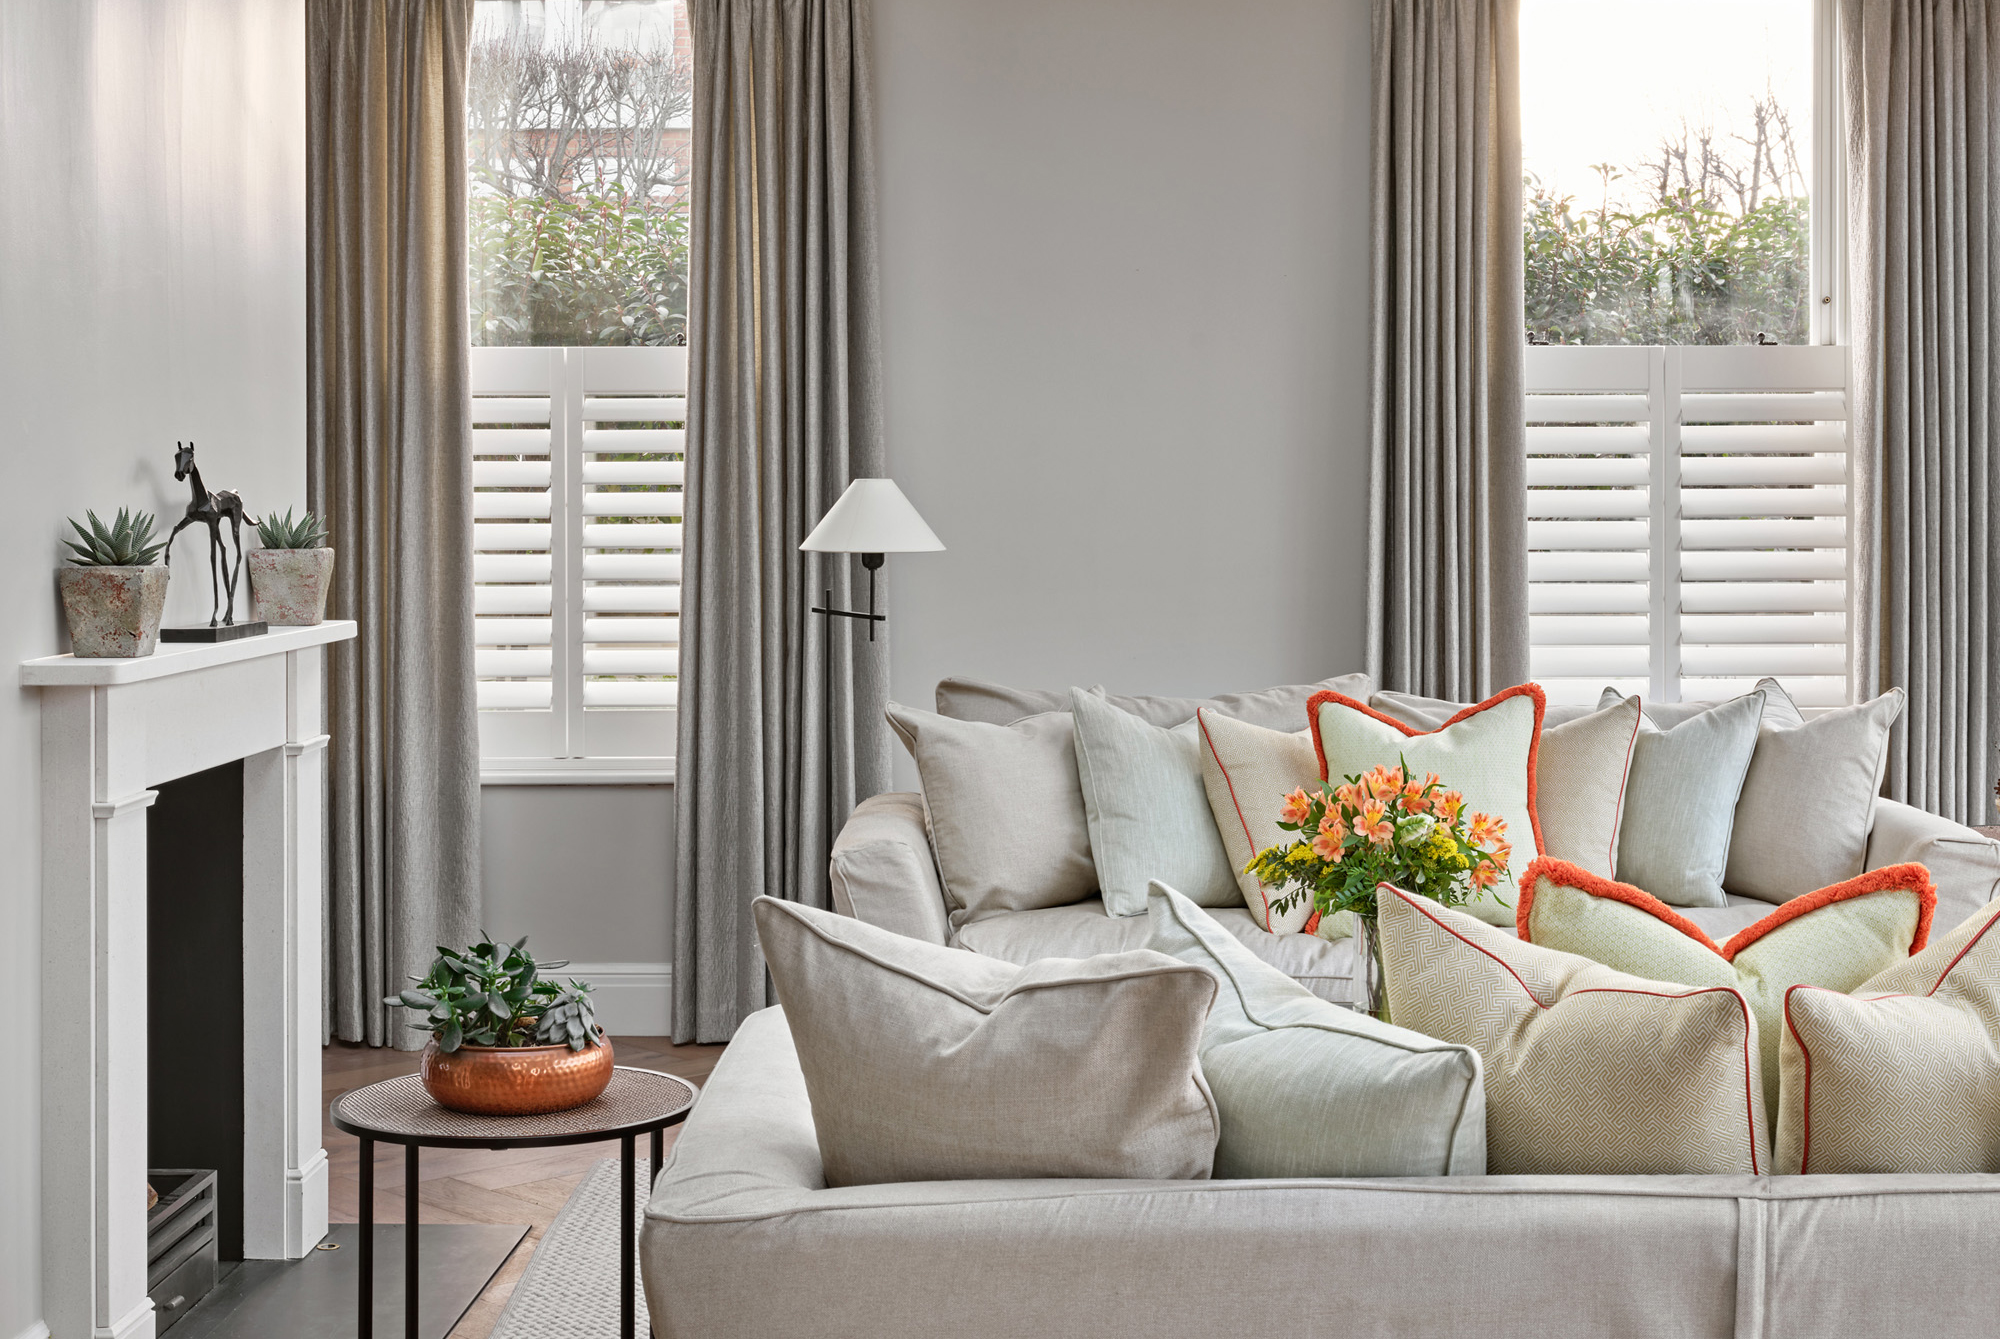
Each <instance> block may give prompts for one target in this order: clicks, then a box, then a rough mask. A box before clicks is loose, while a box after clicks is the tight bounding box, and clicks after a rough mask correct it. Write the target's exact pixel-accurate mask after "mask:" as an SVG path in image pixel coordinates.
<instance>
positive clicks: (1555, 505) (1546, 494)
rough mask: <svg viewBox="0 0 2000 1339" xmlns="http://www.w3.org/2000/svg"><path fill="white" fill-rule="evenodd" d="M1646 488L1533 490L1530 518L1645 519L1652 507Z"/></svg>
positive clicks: (1529, 506)
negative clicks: (1649, 508)
mask: <svg viewBox="0 0 2000 1339" xmlns="http://www.w3.org/2000/svg"><path fill="white" fill-rule="evenodd" d="M1650 496H1651V495H1650V493H1649V491H1648V490H1646V489H1644V488H1530V489H1529V490H1528V515H1529V516H1530V517H1533V518H1536V519H1540V518H1543V517H1554V518H1564V519H1585V518H1587V519H1591V520H1623V519H1628V518H1632V517H1637V518H1640V519H1642V520H1643V519H1644V518H1645V516H1646V512H1647V508H1648V507H1649V506H1650V503H1649V501H1648V499H1649V497H1650Z"/></svg>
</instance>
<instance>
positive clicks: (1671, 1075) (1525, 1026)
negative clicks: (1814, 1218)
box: [1376, 884, 1770, 1175]
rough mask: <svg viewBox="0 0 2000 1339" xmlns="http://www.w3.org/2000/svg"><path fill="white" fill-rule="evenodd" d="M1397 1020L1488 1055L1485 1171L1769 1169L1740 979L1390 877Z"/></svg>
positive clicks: (1381, 897) (1388, 943)
mask: <svg viewBox="0 0 2000 1339" xmlns="http://www.w3.org/2000/svg"><path fill="white" fill-rule="evenodd" d="M1376 906H1377V907H1378V908H1379V909H1380V913H1379V914H1380V917H1381V928H1382V968H1383V977H1384V980H1385V983H1386V985H1387V987H1388V992H1389V1016H1390V1018H1392V1019H1394V1020H1395V1022H1396V1023H1397V1024H1398V1025H1399V1026H1401V1027H1407V1028H1414V1029H1415V1030H1416V1031H1418V1032H1421V1033H1423V1034H1424V1035H1426V1036H1429V1037H1436V1038H1437V1039H1438V1040H1439V1041H1448V1042H1456V1043H1458V1044H1460V1045H1464V1046H1470V1047H1471V1048H1472V1049H1473V1050H1475V1051H1477V1052H1479V1060H1480V1065H1481V1068H1482V1069H1484V1071H1485V1075H1486V1170H1487V1172H1488V1173H1490V1174H1493V1175H1512V1174H1533V1173H1549V1174H1557V1175H1562V1174H1571V1173H1578V1174H1583V1173H1594V1174H1606V1175H1616V1174H1643V1173H1652V1174H1661V1175H1674V1174H1680V1175H1704V1174H1724V1173H1748V1174H1750V1175H1759V1174H1762V1173H1763V1172H1764V1171H1765V1170H1766V1169H1767V1168H1768V1166H1769V1164H1770V1158H1769V1157H1768V1156H1767V1153H1768V1133H1767V1131H1766V1128H1765V1124H1764V1085H1763V1084H1762V1083H1760V1082H1758V1079H1757V1020H1756V1017H1755V1016H1754V1015H1753V1014H1752V1013H1751V1012H1750V1007H1749V1005H1748V1004H1747V1003H1746V1002H1745V1001H1744V999H1743V993H1742V992H1741V991H1740V990H1737V989H1736V988H1735V987H1734V986H1727V985H1718V986H1685V985H1677V984H1671V983H1668V982H1663V981H1649V980H1646V979H1645V978H1643V977H1638V976H1632V975H1630V974H1629V973H1626V972H1620V971H1615V970H1613V969H1612V968H1610V967H1606V966H1604V965H1603V964H1602V963H1597V962H1592V961H1591V960H1590V959H1588V958H1585V957H1583V956H1581V955H1579V954H1575V953H1558V952H1557V951H1556V950H1554V949H1551V948H1544V947H1542V946H1541V945H1539V944H1524V943H1522V942H1521V941H1520V940H1518V939H1516V938H1515V937H1514V936H1512V935H1510V934H1508V933H1507V932H1506V931H1504V930H1499V929H1496V928H1494V927H1493V926H1490V925H1483V924H1481V923H1480V922H1479V921H1476V920H1474V919H1473V918H1472V917H1470V916H1464V915H1460V914H1459V913H1458V912H1456V911H1453V910H1451V909H1450V908H1447V907H1442V906H1439V905H1438V904H1437V903H1435V902H1432V901H1430V900H1429V899H1428V898H1423V897H1418V896H1417V895H1415V894H1414V893H1406V892H1404V891H1402V890H1401V889H1399V888H1391V887H1389V886H1388V885H1387V884H1384V885H1382V887H1381V888H1380V889H1378V890H1377V893H1376Z"/></svg>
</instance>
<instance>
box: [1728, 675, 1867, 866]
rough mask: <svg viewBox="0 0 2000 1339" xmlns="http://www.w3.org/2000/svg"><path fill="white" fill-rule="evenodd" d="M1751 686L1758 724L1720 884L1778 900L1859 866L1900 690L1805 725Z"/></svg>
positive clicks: (1771, 692)
mask: <svg viewBox="0 0 2000 1339" xmlns="http://www.w3.org/2000/svg"><path fill="white" fill-rule="evenodd" d="M1757 687H1758V688H1759V689H1760V690H1761V691H1762V692H1763V693H1764V695H1765V708H1764V717H1763V724H1762V725H1761V726H1760V727H1759V728H1758V730H1757V749H1756V752H1755V753H1754V754H1753V755H1752V756H1751V758H1750V771H1749V773H1748V774H1747V775H1746V776H1745V777H1744V778H1743V794H1742V795H1741V796H1740V797H1739V798H1738V799H1737V801H1736V826H1735V830H1734V831H1733V832H1732V834H1731V835H1730V838H1729V867H1728V871H1727V873H1725V874H1724V875H1723V880H1722V882H1723V884H1724V886H1726V887H1727V888H1728V889H1729V891H1730V892H1732V893H1735V894H1736V895H1737V896H1739V897H1757V898H1762V899H1763V900H1764V901H1766V902H1783V901H1785V900H1787V899H1788V898H1794V897H1798V896H1801V895H1803V894H1805V893H1809V892H1812V891H1813V890H1814V889H1817V888H1824V887H1826V886H1827V885H1828V884H1833V883H1839V882H1841V881H1842V880H1843V879H1851V878H1854V877H1855V876H1856V875H1858V874H1860V873H1861V872H1862V870H1864V869H1865V868H1867V860H1868V827H1869V823H1870V821H1871V820H1872V817H1873V815H1874V812H1875V795H1876V792H1878V791H1879V790H1880V789H1881V788H1882V771H1883V768H1885V767H1886V766H1887V765H1888V761H1889V729H1890V727H1891V726H1893V725H1895V723H1896V718H1897V717H1898V716H1900V715H1902V714H1903V690H1902V689H1900V688H1892V689H1890V690H1889V691H1888V692H1886V693H1884V694H1883V695H1882V696H1880V697H1878V698H1876V699H1874V700H1873V701H1870V702H1863V703H1860V704H1858V705H1856V706H1851V707H1836V708H1835V709H1833V710H1832V711H1826V712H1821V713H1820V714H1819V715H1818V716H1815V717H1814V718H1813V719H1811V720H1806V719H1805V718H1804V717H1803V716H1802V715H1801V714H1800V713H1799V711H1798V708H1797V707H1795V706H1793V705H1792V700H1791V697H1790V696H1789V695H1788V694H1787V693H1786V692H1785V690H1784V689H1783V688H1781V687H1779V686H1778V684H1777V682H1776V681H1775V680H1768V679H1767V680H1765V681H1764V682H1762V683H1760V684H1758V685H1757Z"/></svg>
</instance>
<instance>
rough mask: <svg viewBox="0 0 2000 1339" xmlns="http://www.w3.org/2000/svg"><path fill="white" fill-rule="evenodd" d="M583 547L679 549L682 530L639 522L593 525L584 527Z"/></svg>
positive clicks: (672, 526) (676, 526) (675, 526)
mask: <svg viewBox="0 0 2000 1339" xmlns="http://www.w3.org/2000/svg"><path fill="white" fill-rule="evenodd" d="M583 545H584V547H585V548H589V549H677V548H679V547H680V546H681V528H680V527H679V526H678V525H651V524H642V523H638V522H633V523H630V524H625V525H616V524H612V525H607V524H603V523H598V524H591V525H586V526H584V527H583Z"/></svg>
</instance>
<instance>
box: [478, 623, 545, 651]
mask: <svg viewBox="0 0 2000 1339" xmlns="http://www.w3.org/2000/svg"><path fill="white" fill-rule="evenodd" d="M472 631H473V636H474V637H475V638H476V639H477V641H478V644H479V645H481V646H547V645H548V644H549V632H550V622H549V620H548V619H546V618H475V619H473V620H472Z"/></svg>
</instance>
